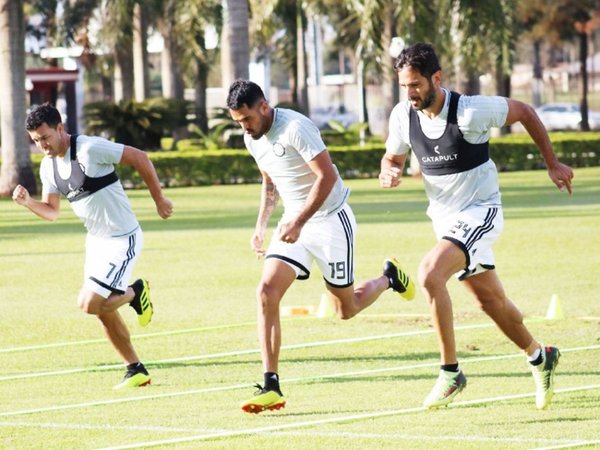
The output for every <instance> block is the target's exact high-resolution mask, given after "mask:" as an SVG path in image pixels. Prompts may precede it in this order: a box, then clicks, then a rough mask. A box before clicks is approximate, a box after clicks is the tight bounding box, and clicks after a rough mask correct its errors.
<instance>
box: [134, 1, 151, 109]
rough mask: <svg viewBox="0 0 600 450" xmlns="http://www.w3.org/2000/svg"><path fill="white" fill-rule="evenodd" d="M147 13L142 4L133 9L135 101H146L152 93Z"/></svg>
mask: <svg viewBox="0 0 600 450" xmlns="http://www.w3.org/2000/svg"><path fill="white" fill-rule="evenodd" d="M147 22H148V20H147V18H146V11H145V9H144V7H143V6H142V5H141V2H140V3H136V4H135V6H134V8H133V82H134V93H135V99H136V100H137V101H138V102H141V101H144V100H145V99H146V98H147V97H148V96H149V93H150V88H149V81H148V80H149V76H148V50H147V49H146V45H147V43H148V29H147Z"/></svg>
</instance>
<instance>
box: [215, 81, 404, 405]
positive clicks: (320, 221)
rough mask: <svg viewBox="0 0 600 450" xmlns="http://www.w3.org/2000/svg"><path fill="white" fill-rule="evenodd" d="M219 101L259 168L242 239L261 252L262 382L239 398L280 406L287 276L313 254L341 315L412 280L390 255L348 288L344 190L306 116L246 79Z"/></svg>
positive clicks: (349, 226) (350, 221)
mask: <svg viewBox="0 0 600 450" xmlns="http://www.w3.org/2000/svg"><path fill="white" fill-rule="evenodd" d="M227 106H228V108H229V113H230V114H231V117H232V118H233V120H235V121H236V122H238V123H239V124H240V125H241V126H242V128H243V129H244V131H245V134H244V140H245V143H246V147H247V149H248V151H249V152H250V154H251V155H252V156H253V157H254V159H255V160H256V163H257V164H258V167H259V169H260V172H261V174H262V192H261V200H260V207H259V212H258V218H257V221H256V227H255V230H254V234H253V235H252V238H251V240H250V245H251V247H252V250H253V251H254V252H255V254H256V255H257V256H258V257H262V256H264V257H265V261H264V267H263V273H262V278H261V280H260V283H259V284H258V287H257V289H256V297H257V303H258V336H259V341H260V348H261V356H262V363H263V369H264V387H263V386H260V385H257V387H258V392H257V393H256V395H255V396H254V397H252V398H251V399H249V400H247V401H245V402H243V403H242V404H241V408H242V409H243V410H244V411H246V412H251V413H259V412H261V411H264V410H266V409H270V410H273V409H279V408H282V407H284V406H285V398H284V396H283V394H282V393H281V389H280V386H279V375H278V360H279V350H280V347H281V326H280V320H279V304H280V302H281V299H282V297H283V295H284V294H285V292H286V291H287V290H288V288H289V287H290V286H291V284H292V283H293V282H294V280H295V279H299V280H305V279H307V278H308V277H309V276H310V269H311V263H312V262H313V260H315V261H316V262H317V265H318V266H319V269H320V271H321V273H322V275H323V278H324V279H325V286H326V288H327V290H328V291H329V294H330V297H331V299H333V301H334V305H335V310H336V313H337V315H338V316H339V317H340V318H341V319H350V318H352V317H354V316H355V315H356V314H357V313H359V312H360V311H361V310H363V309H364V308H366V307H367V306H369V305H371V304H372V303H373V302H374V301H375V300H376V299H377V298H378V297H379V296H380V295H381V293H382V292H384V291H385V290H386V289H389V288H390V287H391V288H392V289H393V290H394V291H396V292H398V293H399V294H400V295H401V296H402V297H404V298H405V299H407V300H411V299H412V298H413V297H414V295H415V287H414V284H413V282H412V281H411V280H410V279H409V277H408V276H407V275H406V274H405V273H404V272H403V271H402V270H401V269H400V267H399V265H398V262H397V261H395V260H393V259H392V260H386V261H385V262H384V270H383V275H381V276H379V277H377V278H374V279H371V280H369V281H366V282H364V283H361V284H360V285H358V286H357V287H356V288H355V287H354V254H353V253H354V240H355V235H356V222H355V219H354V214H353V212H352V209H351V208H350V206H349V205H348V204H347V203H346V199H347V198H348V195H349V189H348V188H347V187H345V186H344V183H343V182H342V179H341V178H340V176H339V174H338V171H337V169H336V167H335V166H334V165H333V163H332V161H331V158H330V156H329V152H328V151H327V149H326V148H325V144H324V143H323V140H322V139H321V135H320V133H319V130H318V129H317V127H316V126H315V125H314V123H313V122H311V121H310V120H309V119H308V118H307V117H305V116H304V115H302V114H300V113H297V112H295V111H292V110H289V109H283V108H272V107H271V106H270V105H269V103H268V102H267V100H266V99H265V96H264V94H263V91H262V90H261V88H260V87H259V86H258V85H257V84H255V83H253V82H251V81H246V80H237V81H235V82H234V83H233V84H232V85H231V87H230V88H229V95H228V97H227ZM279 196H281V199H282V201H283V206H284V212H283V216H282V218H281V220H280V221H279V224H278V226H277V229H276V230H275V232H274V235H273V237H272V239H271V242H270V245H269V246H268V248H267V250H266V251H265V250H264V249H263V243H264V241H265V232H266V229H267V225H268V221H269V218H270V217H271V215H272V213H273V210H274V208H275V206H276V204H277V200H278V198H279Z"/></svg>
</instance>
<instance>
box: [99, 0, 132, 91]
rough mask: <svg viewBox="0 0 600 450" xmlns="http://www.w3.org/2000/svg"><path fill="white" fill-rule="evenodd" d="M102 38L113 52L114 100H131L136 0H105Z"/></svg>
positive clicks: (103, 4)
mask: <svg viewBox="0 0 600 450" xmlns="http://www.w3.org/2000/svg"><path fill="white" fill-rule="evenodd" d="M101 9H102V17H103V18H104V23H103V28H102V32H101V34H102V37H103V40H104V42H105V43H107V44H108V45H109V47H110V48H111V49H112V51H113V57H114V99H115V101H121V100H131V99H132V98H133V96H134V87H133V86H134V82H133V52H132V49H133V9H134V0H103V1H102V6H101Z"/></svg>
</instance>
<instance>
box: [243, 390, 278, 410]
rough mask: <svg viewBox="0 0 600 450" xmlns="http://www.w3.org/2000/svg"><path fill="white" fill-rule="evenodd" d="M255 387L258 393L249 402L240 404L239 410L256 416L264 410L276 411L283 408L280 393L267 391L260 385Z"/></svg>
mask: <svg viewBox="0 0 600 450" xmlns="http://www.w3.org/2000/svg"><path fill="white" fill-rule="evenodd" d="M256 387H257V388H258V391H257V392H256V394H255V395H254V397H252V398H251V399H250V400H246V401H245V402H242V404H241V405H240V408H242V410H244V411H245V412H247V413H252V414H258V413H261V412H263V411H265V410H267V409H268V410H276V409H281V408H285V398H284V397H283V394H282V393H281V392H277V391H267V390H265V389H264V388H263V387H262V386H261V385H260V384H257V385H256Z"/></svg>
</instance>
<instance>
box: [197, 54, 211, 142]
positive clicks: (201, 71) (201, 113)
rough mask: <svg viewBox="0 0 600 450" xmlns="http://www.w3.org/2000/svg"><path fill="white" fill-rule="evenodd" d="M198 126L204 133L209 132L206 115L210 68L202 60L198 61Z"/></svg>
mask: <svg viewBox="0 0 600 450" xmlns="http://www.w3.org/2000/svg"><path fill="white" fill-rule="evenodd" d="M196 70H197V73H196V95H195V109H196V125H198V128H200V129H201V130H202V131H203V132H205V133H206V132H208V115H207V113H206V88H207V87H208V71H209V68H208V66H207V65H206V64H205V63H204V62H203V61H201V60H200V59H197V60H196Z"/></svg>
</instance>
